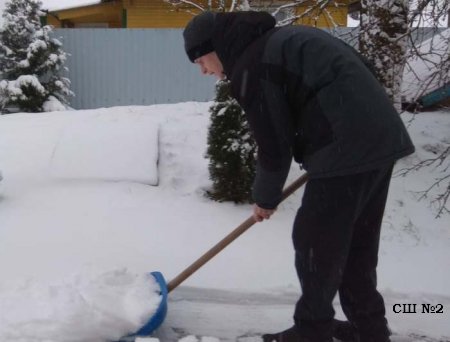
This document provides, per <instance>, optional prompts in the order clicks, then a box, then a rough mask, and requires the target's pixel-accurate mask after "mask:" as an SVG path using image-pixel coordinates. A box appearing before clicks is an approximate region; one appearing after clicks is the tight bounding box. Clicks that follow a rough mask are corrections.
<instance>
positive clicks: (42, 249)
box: [0, 103, 450, 342]
mask: <svg viewBox="0 0 450 342" xmlns="http://www.w3.org/2000/svg"><path fill="white" fill-rule="evenodd" d="M209 105H210V104H209V103H181V104H176V105H155V106H148V107H136V106H134V107H115V108H104V109H98V110H84V111H67V112H54V113H45V114H12V115H4V116H0V171H2V174H3V177H4V179H3V180H2V181H1V182H0V271H1V275H2V277H1V279H0V341H5V342H6V341H8V342H44V341H45V342H49V341H53V342H69V341H70V342H75V341H80V342H81V341H83V342H85V341H107V340H114V339H118V338H119V337H120V336H123V335H125V334H126V333H128V332H132V331H135V330H136V329H138V328H139V327H140V326H142V324H144V323H145V321H146V320H147V319H148V317H149V316H151V312H152V310H153V309H154V306H155V303H150V302H149V301H150V300H153V299H154V295H153V293H154V292H153V291H154V289H153V288H152V287H153V286H154V284H153V282H152V281H151V279H149V278H148V277H147V273H148V272H150V271H161V272H162V273H163V274H164V276H165V277H166V279H169V280H170V279H172V278H174V277H175V276H176V275H177V274H178V273H179V272H181V271H182V270H183V269H184V268H185V267H187V266H188V265H189V264H190V263H191V262H193V261H194V260H196V259H197V258H198V257H199V256H200V255H201V254H203V252H205V251H206V250H208V249H209V248H210V247H211V246H212V245H213V244H215V243H216V242H217V241H219V240H220V239H222V238H223V237H224V236H225V235H226V234H228V233H229V232H230V231H231V230H232V229H234V228H235V227H236V226H238V225H239V224H240V223H241V222H242V221H244V220H245V219H246V218H247V217H248V216H249V215H250V213H251V207H250V206H249V205H235V204H232V203H215V202H211V201H210V200H208V199H206V198H205V197H204V196H203V192H204V189H205V188H207V187H208V186H209V184H210V182H209V180H208V172H207V164H208V161H207V160H206V159H205V158H204V152H205V149H206V134H207V126H208V122H209V121H208V120H209V114H208V107H209ZM402 117H403V119H404V120H405V122H407V125H408V129H409V131H410V133H411V135H412V137H413V140H414V142H415V144H416V147H417V152H416V153H415V154H414V155H412V156H410V157H408V158H406V159H404V160H402V161H401V162H399V163H398V164H397V170H399V169H402V168H404V167H407V166H411V165H412V164H413V163H415V162H417V161H418V160H419V159H424V158H427V157H432V156H436V153H437V152H438V151H442V149H443V148H444V146H448V144H449V143H450V140H449V139H450V138H449V134H448V132H449V131H450V112H442V111H441V112H435V113H422V114H420V115H417V116H415V117H413V116H412V115H409V114H403V115H402ZM442 172H443V168H441V169H439V168H437V169H423V170H420V171H419V172H417V173H412V174H410V175H408V176H406V177H396V178H394V179H393V181H392V186H391V191H390V196H389V201H388V208H387V211H386V215H385V219H384V223H383V228H384V229H383V235H382V244H381V251H380V264H379V288H380V290H381V291H382V293H383V294H384V296H385V299H386V304H387V315H388V319H389V321H390V324H391V328H392V329H393V331H394V334H395V335H394V337H393V341H394V342H410V341H416V340H417V341H431V339H432V338H434V339H438V340H441V341H449V340H450V274H449V269H450V267H449V266H450V248H449V247H450V216H448V215H447V216H443V217H441V218H439V219H436V218H435V215H436V208H434V207H432V206H431V207H430V205H431V204H430V203H431V200H432V197H428V198H426V199H424V200H422V201H420V202H418V201H417V197H418V194H417V192H418V191H421V190H424V189H426V188H428V187H429V186H430V185H431V183H432V182H433V181H434V179H435V178H436V177H438V176H439V175H442V174H443V173H442ZM447 173H448V170H447ZM300 174H301V171H300V170H298V169H297V167H296V166H294V167H293V168H292V170H291V175H290V177H289V178H290V180H293V179H294V178H296V177H298V176H299V175H300ZM300 198H301V191H298V193H296V194H295V195H293V196H292V197H291V198H290V199H288V200H287V201H286V202H285V203H283V204H282V205H281V206H280V208H279V210H278V212H277V213H276V215H275V216H274V217H273V218H272V219H271V220H270V221H267V222H264V223H261V224H258V225H255V226H254V227H252V228H251V229H250V230H249V231H248V232H246V233H245V234H244V235H243V236H242V237H240V238H239V239H238V240H237V241H235V242H234V243H233V244H232V245H230V246H229V247H228V248H227V249H226V250H224V251H223V252H222V253H220V254H219V255H218V256H217V257H215V258H214V259H213V260H212V261H211V262H210V263H208V264H206V265H205V266H204V267H203V268H202V269H200V270H199V271H198V272H197V273H195V274H194V275H193V276H192V277H190V278H189V279H188V280H186V282H185V283H184V284H182V285H181V286H180V287H179V288H177V289H175V290H174V291H173V292H171V293H170V295H169V313H168V316H167V318H166V320H165V322H164V324H163V325H162V327H161V328H160V329H159V330H158V331H157V333H156V335H155V338H159V340H160V341H161V342H172V341H183V342H192V341H196V340H197V339H198V341H201V342H216V341H242V342H244V341H247V342H250V341H258V338H256V337H254V336H255V335H258V334H259V333H261V332H268V331H269V332H270V331H276V330H280V329H284V328H286V327H288V326H290V325H291V315H292V311H293V305H294V303H295V301H296V300H297V298H298V291H299V286H298V281H297V278H296V275H295V269H294V266H293V251H292V247H291V241H290V233H291V232H290V230H291V223H292V221H293V218H294V215H295V211H296V209H297V207H298V205H299V203H300ZM147 282H148V286H147V285H145V284H147ZM395 304H416V305H417V311H418V312H417V313H409V314H408V313H395V312H394V305H395ZM422 304H432V305H438V304H442V311H443V313H422ZM396 308H399V307H398V306H396ZM336 309H337V315H338V316H339V317H343V316H342V312H341V311H340V309H339V303H338V302H336ZM194 335H195V336H197V337H195V336H194ZM423 335H425V336H427V339H425V338H422V337H420V336H423ZM141 341H145V340H144V339H141ZM147 341H150V339H147Z"/></svg>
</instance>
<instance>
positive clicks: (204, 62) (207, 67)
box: [195, 51, 225, 80]
mask: <svg viewBox="0 0 450 342" xmlns="http://www.w3.org/2000/svg"><path fill="white" fill-rule="evenodd" d="M195 63H196V64H198V65H199V66H200V71H201V72H202V74H203V75H215V76H216V77H217V78H218V79H219V80H223V79H224V78H225V74H224V73H223V66H222V63H221V62H220V59H219V57H217V54H216V53H215V52H214V51H213V52H210V53H208V54H206V55H203V56H201V57H199V58H197V59H196V60H195Z"/></svg>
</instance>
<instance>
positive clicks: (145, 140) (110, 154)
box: [51, 113, 158, 185]
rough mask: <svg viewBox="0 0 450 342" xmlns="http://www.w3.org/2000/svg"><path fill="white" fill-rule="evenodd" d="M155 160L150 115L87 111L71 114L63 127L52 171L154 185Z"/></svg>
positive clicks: (73, 176)
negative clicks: (81, 114)
mask: <svg viewBox="0 0 450 342" xmlns="http://www.w3.org/2000/svg"><path fill="white" fill-rule="evenodd" d="M74 115H76V114H74ZM157 162H158V125H157V123H155V122H154V121H152V119H151V118H148V119H144V118H142V119H141V120H133V119H130V118H128V117H127V116H116V117H111V116H109V115H107V114H106V113H105V115H101V116H96V115H87V116H86V117H85V118H84V119H81V120H79V118H74V120H71V122H70V124H67V125H66V126H65V128H64V129H63V130H62V132H61V136H60V138H59V141H58V143H57V146H56V148H55V150H54V152H53V155H52V160H51V174H52V175H53V176H54V177H56V178H65V179H90V180H94V179H97V180H109V181H132V182H139V183H143V184H150V185H157V184H158V168H157Z"/></svg>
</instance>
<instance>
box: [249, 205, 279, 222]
mask: <svg viewBox="0 0 450 342" xmlns="http://www.w3.org/2000/svg"><path fill="white" fill-rule="evenodd" d="M275 210H276V209H263V208H261V207H258V205H257V204H254V205H253V218H254V219H255V221H256V222H261V221H263V220H268V219H270V216H272V214H273V213H274V212H275Z"/></svg>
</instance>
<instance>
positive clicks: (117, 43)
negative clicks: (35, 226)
mask: <svg viewBox="0 0 450 342" xmlns="http://www.w3.org/2000/svg"><path fill="white" fill-rule="evenodd" d="M330 33H331V34H333V35H335V36H338V37H340V38H341V39H343V40H345V41H347V42H348V43H349V44H351V45H353V46H355V47H356V45H357V43H358V39H357V37H358V28H339V29H334V30H331V31H330ZM435 33H436V32H435V30H433V29H427V28H420V29H419V30H417V31H415V32H414V39H416V40H417V41H422V40H424V39H427V38H429V37H431V36H432V35H433V34H435ZM54 35H55V37H61V40H62V43H63V49H64V51H66V52H68V53H69V54H70V56H69V58H68V60H67V63H66V66H67V67H68V68H69V72H68V77H69V79H70V80H71V82H72V86H71V89H72V90H73V91H74V93H75V94H76V96H75V97H74V98H72V99H71V103H70V104H71V106H72V107H73V108H76V109H87V108H99V107H111V106H121V105H151V104H156V103H176V102H184V101H209V100H212V99H213V97H214V83H215V80H214V79H213V78H212V77H205V76H203V75H201V74H200V72H199V68H198V67H197V66H195V65H192V64H191V63H190V62H189V61H188V59H187V56H186V54H185V52H184V48H183V38H182V30H181V29H56V30H55V31H54Z"/></svg>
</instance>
